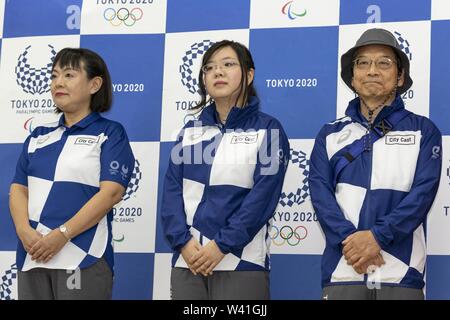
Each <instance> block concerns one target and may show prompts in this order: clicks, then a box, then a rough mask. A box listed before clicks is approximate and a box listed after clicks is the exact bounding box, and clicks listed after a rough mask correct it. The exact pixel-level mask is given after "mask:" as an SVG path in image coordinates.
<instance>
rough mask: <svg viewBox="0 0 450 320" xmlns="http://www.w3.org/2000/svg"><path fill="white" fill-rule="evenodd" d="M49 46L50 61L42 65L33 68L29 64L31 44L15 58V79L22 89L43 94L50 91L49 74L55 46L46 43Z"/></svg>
mask: <svg viewBox="0 0 450 320" xmlns="http://www.w3.org/2000/svg"><path fill="white" fill-rule="evenodd" d="M48 47H49V48H50V62H49V63H47V64H46V65H45V66H44V67H41V68H35V67H32V66H31V65H30V64H29V61H28V54H29V51H30V48H31V45H30V46H28V47H26V48H25V51H24V52H23V53H22V54H21V55H20V56H19V58H18V59H17V60H18V62H17V66H16V69H15V72H16V77H17V78H16V81H17V84H18V85H19V86H21V87H22V90H23V91H25V92H26V93H31V94H35V93H37V94H43V93H45V92H48V91H50V83H51V75H52V65H53V60H54V59H55V56H56V51H55V48H54V47H53V46H52V45H50V44H49V45H48Z"/></svg>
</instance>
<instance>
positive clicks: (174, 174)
mask: <svg viewBox="0 0 450 320" xmlns="http://www.w3.org/2000/svg"><path fill="white" fill-rule="evenodd" d="M182 141H183V131H182V132H181V133H180V135H179V136H178V139H177V141H176V142H175V144H174V146H173V148H172V151H171V154H170V159H169V167H168V168H167V171H166V175H165V178H164V186H163V195H162V203H161V224H162V227H163V231H164V235H165V237H166V238H167V240H168V242H169V245H170V247H171V248H172V250H173V251H180V250H181V248H183V246H184V245H185V244H186V243H187V242H188V241H189V240H190V239H191V238H192V235H191V233H190V232H189V226H188V225H187V224H186V213H185V211H184V201H183V162H182V159H183V149H182Z"/></svg>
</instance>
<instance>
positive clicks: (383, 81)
mask: <svg viewBox="0 0 450 320" xmlns="http://www.w3.org/2000/svg"><path fill="white" fill-rule="evenodd" d="M403 82H404V77H403V74H401V75H399V74H398V71H397V58H396V56H395V53H394V50H393V49H392V48H391V47H388V46H384V45H367V46H364V47H362V48H360V49H359V50H358V51H357V52H356V55H355V63H354V66H353V78H352V86H353V88H354V89H355V90H356V92H357V93H358V95H359V96H360V97H362V98H363V99H370V98H384V97H386V96H388V95H389V94H391V93H392V91H393V90H394V88H395V87H396V86H398V87H400V86H402V85H403Z"/></svg>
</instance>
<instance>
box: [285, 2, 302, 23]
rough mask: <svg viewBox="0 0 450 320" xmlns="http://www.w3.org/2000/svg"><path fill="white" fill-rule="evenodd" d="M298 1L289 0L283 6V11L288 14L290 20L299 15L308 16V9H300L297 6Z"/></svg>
mask: <svg viewBox="0 0 450 320" xmlns="http://www.w3.org/2000/svg"><path fill="white" fill-rule="evenodd" d="M295 2H296V1H293V0H292V1H288V2H286V3H285V4H284V5H283V7H282V8H281V13H282V14H284V15H286V16H287V17H288V18H289V19H290V20H295V19H297V18H299V17H304V16H306V13H307V11H306V9H303V10H301V9H298V8H296V6H295Z"/></svg>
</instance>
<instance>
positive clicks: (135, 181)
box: [123, 159, 142, 201]
mask: <svg viewBox="0 0 450 320" xmlns="http://www.w3.org/2000/svg"><path fill="white" fill-rule="evenodd" d="M141 179H142V171H141V168H140V163H139V161H138V160H137V159H136V160H135V162H134V170H133V174H132V175H131V180H130V183H129V184H128V187H127V191H125V195H124V196H123V201H126V200H128V199H130V198H131V195H132V194H133V193H136V192H137V191H138V189H139V182H140V181H141Z"/></svg>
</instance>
